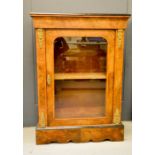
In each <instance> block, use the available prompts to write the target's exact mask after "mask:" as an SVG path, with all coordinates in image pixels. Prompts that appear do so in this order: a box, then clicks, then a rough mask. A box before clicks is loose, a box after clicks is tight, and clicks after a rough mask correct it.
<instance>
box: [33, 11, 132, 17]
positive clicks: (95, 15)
mask: <svg viewBox="0 0 155 155" xmlns="http://www.w3.org/2000/svg"><path fill="white" fill-rule="evenodd" d="M30 15H31V16H32V17H33V16H57V17H59V16H60V17H63V16H69V17H107V16H108V17H109V16H121V17H122V16H124V17H130V16H131V15H130V14H108V13H39V12H31V13H30Z"/></svg>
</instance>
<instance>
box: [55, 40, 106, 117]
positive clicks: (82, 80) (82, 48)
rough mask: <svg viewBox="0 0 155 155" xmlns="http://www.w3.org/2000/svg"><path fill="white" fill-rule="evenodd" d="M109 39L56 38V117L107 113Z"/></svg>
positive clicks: (91, 115) (93, 115) (92, 115)
mask: <svg viewBox="0 0 155 155" xmlns="http://www.w3.org/2000/svg"><path fill="white" fill-rule="evenodd" d="M106 54H107V41H106V40H105V39H104V38H101V37H58V38H56V39H55V41H54V63H55V65H54V67H55V68H54V70H55V117H56V118H89V117H91V118H92V117H103V116H104V115H105V89H106V88H105V86H106V76H105V73H106Z"/></svg>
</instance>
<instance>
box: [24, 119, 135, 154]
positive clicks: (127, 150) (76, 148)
mask: <svg viewBox="0 0 155 155" xmlns="http://www.w3.org/2000/svg"><path fill="white" fill-rule="evenodd" d="M123 124H124V125H125V139H124V141H122V142H110V141H105V142H88V143H67V144H58V143H52V144H46V145H36V144H35V127H27V128H24V132H23V133H24V137H23V139H24V142H23V143H24V144H23V147H24V153H23V155H131V154H132V153H131V143H132V140H131V137H132V133H131V128H132V123H131V122H130V121H124V122H123Z"/></svg>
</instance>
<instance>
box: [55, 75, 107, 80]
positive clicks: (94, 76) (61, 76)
mask: <svg viewBox="0 0 155 155" xmlns="http://www.w3.org/2000/svg"><path fill="white" fill-rule="evenodd" d="M54 78H55V80H72V79H106V73H55V75H54Z"/></svg>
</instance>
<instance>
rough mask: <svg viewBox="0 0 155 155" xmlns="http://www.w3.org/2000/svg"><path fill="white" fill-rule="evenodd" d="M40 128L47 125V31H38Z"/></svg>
mask: <svg viewBox="0 0 155 155" xmlns="http://www.w3.org/2000/svg"><path fill="white" fill-rule="evenodd" d="M35 32H36V54H37V86H38V90H37V91H38V117H39V118H38V126H39V127H45V126H46V125H47V105H46V57H45V30H44V29H36V30H35Z"/></svg>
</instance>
